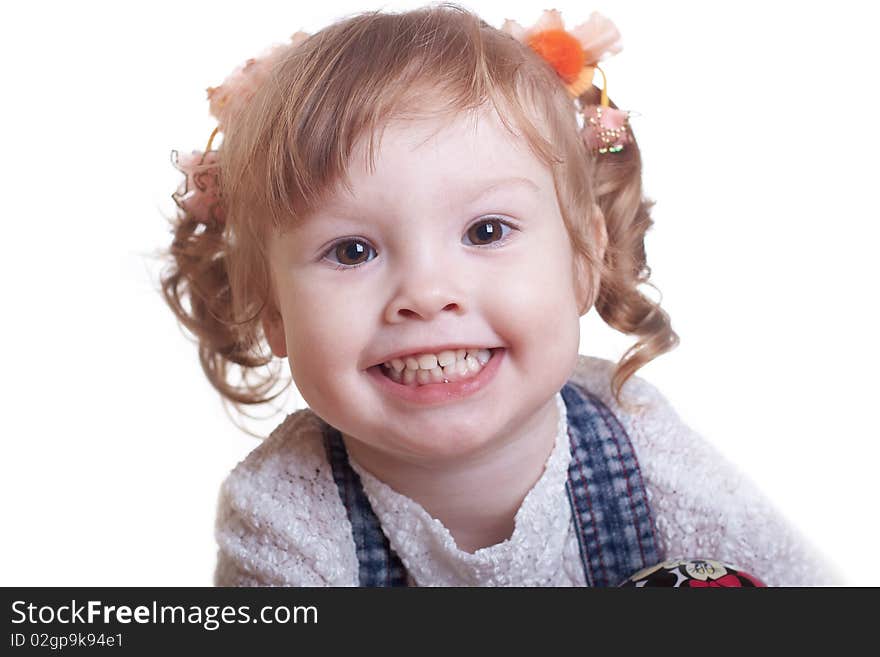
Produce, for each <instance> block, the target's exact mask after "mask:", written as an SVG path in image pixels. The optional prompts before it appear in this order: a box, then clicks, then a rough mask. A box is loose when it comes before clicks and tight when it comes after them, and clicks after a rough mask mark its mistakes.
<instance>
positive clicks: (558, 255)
mask: <svg viewBox="0 0 880 657" xmlns="http://www.w3.org/2000/svg"><path fill="white" fill-rule="evenodd" d="M540 242H541V244H540V247H538V248H535V249H533V250H531V251H530V255H529V256H528V257H526V258H522V259H520V261H519V263H518V264H517V266H516V267H514V268H512V270H511V271H512V272H513V274H512V276H510V277H509V278H508V280H507V283H505V284H504V285H503V286H502V289H500V290H498V291H497V295H498V297H497V298H498V300H499V301H500V302H501V303H499V312H503V313H504V314H505V322H504V323H505V325H506V326H507V327H508V330H509V333H508V335H505V336H503V337H504V338H505V339H506V340H507V341H508V342H509V343H510V347H511V349H517V350H518V351H519V353H520V363H521V366H522V367H523V368H524V369H526V368H527V369H530V370H532V371H540V370H542V369H547V368H549V369H553V367H560V368H563V369H564V368H566V367H568V366H569V365H570V364H571V363H573V362H575V361H576V359H577V352H578V346H579V341H580V315H579V314H578V309H577V300H576V295H575V289H574V277H573V275H572V253H571V248H570V246H569V243H568V240H567V236H565V235H557V234H552V235H548V236H547V237H546V238H545V239H542V240H541V241H540Z"/></svg>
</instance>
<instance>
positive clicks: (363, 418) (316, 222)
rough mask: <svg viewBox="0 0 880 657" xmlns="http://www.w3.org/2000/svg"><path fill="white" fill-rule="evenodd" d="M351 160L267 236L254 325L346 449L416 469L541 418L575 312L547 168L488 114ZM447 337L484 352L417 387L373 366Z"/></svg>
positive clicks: (550, 413) (559, 379)
mask: <svg viewBox="0 0 880 657" xmlns="http://www.w3.org/2000/svg"><path fill="white" fill-rule="evenodd" d="M354 154H355V156H354V157H353V158H352V164H351V172H350V174H351V184H352V188H351V191H350V192H349V191H348V190H346V189H344V188H340V190H339V192H338V193H337V194H336V195H335V196H333V197H332V198H331V199H330V200H329V202H328V203H327V204H325V205H324V206H323V207H322V208H321V209H320V210H319V211H318V212H317V213H315V214H314V215H312V216H311V217H309V218H308V219H307V220H306V221H305V222H304V223H302V224H301V225H299V226H298V227H297V228H295V229H293V230H291V231H289V232H286V233H284V234H282V235H276V236H274V237H273V238H272V240H271V242H270V245H269V254H270V267H271V272H272V278H273V283H274V286H275V291H276V295H277V297H276V301H277V304H278V310H279V312H280V318H277V319H271V317H270V315H268V314H267V315H266V317H265V318H264V326H265V328H266V333H267V336H268V338H269V342H270V345H271V346H272V349H273V351H274V353H275V354H276V355H278V356H284V355H287V356H288V360H289V363H290V369H291V373H292V375H293V378H294V381H295V383H296V386H297V388H298V389H299V391H300V394H301V395H302V397H303V399H304V400H305V401H306V402H307V403H308V405H309V406H310V407H311V409H312V410H313V411H314V412H315V413H317V414H318V415H319V416H320V417H322V418H323V419H324V420H325V421H327V422H328V423H330V424H331V425H333V426H335V427H336V428H337V429H339V430H340V431H342V432H343V433H344V434H347V435H348V436H349V439H350V440H351V439H353V440H356V441H358V446H359V448H363V449H368V450H371V451H372V453H373V454H374V455H376V454H378V455H380V457H381V455H386V456H388V457H393V458H396V459H404V460H406V461H408V462H415V463H431V462H436V463H440V462H448V461H449V460H450V459H456V458H461V457H468V456H475V455H477V454H479V453H481V452H482V451H484V450H488V449H489V448H491V447H492V446H493V445H494V446H497V445H500V444H503V443H504V441H507V440H513V439H515V438H516V437H518V436H519V435H520V434H522V433H523V432H524V431H526V430H532V431H534V429H535V427H536V426H539V425H540V426H549V427H555V422H556V408H555V401H554V395H555V393H556V392H557V391H559V390H560V388H561V387H562V386H563V385H564V384H565V382H566V380H567V379H568V378H569V377H570V375H571V373H572V371H573V369H574V366H575V364H576V361H577V355H578V345H579V339H580V331H579V317H580V314H579V312H578V308H579V303H578V298H577V296H578V295H577V294H576V290H577V289H578V287H577V284H576V281H575V280H574V276H573V273H572V272H573V267H572V258H573V257H574V256H573V253H572V248H571V245H570V241H569V238H568V234H567V232H566V229H565V226H564V224H563V220H562V216H561V214H560V210H559V206H558V203H557V199H556V194H555V191H554V185H553V179H552V175H551V172H550V170H549V169H548V168H547V167H546V166H545V165H544V164H543V163H542V162H541V161H540V160H538V159H537V158H536V157H535V156H534V155H533V154H532V153H531V151H530V150H529V149H528V145H527V143H526V142H525V141H524V140H521V139H517V138H514V137H512V136H511V135H510V133H508V132H507V131H506V130H505V129H504V127H503V126H502V124H501V123H500V121H499V119H498V117H497V115H496V114H495V113H494V112H485V113H481V114H479V115H475V116H470V117H467V116H465V117H462V118H460V119H456V120H455V121H454V122H451V123H447V124H446V125H445V126H444V125H442V124H441V123H439V122H437V121H433V120H425V121H420V122H417V123H409V124H398V123H392V124H390V125H389V126H388V127H387V128H386V131H385V133H384V136H383V138H382V141H381V143H380V144H379V145H378V146H377V151H376V161H375V163H376V169H375V171H374V172H373V173H372V174H371V173H369V171H368V168H367V165H366V161H365V159H366V158H365V157H364V150H363V144H361V148H359V149H357V148H356V149H355V151H354ZM581 283H582V282H581ZM454 346H459V347H462V348H468V347H482V348H491V349H492V350H493V351H492V360H490V361H489V363H487V364H486V365H485V367H484V368H483V369H482V370H481V371H480V372H479V374H477V375H476V376H474V377H473V378H471V379H469V381H468V380H467V379H464V377H461V378H463V379H464V380H462V381H459V382H458V383H443V382H440V383H434V384H430V385H427V386H425V387H424V388H418V389H417V388H415V387H412V386H410V387H407V388H405V389H402V388H404V386H403V384H398V383H394V382H393V381H391V380H390V379H387V378H384V374H382V371H383V370H384V368H383V367H382V365H381V364H382V363H384V362H386V361H390V360H391V359H392V357H402V360H404V361H406V358H405V357H404V356H405V355H407V354H413V355H418V354H423V353H425V352H428V353H435V354H436V353H437V352H439V351H443V350H444V348H445V347H454ZM450 378H451V377H450ZM443 386H449V387H448V388H443ZM447 393H448V394H447ZM539 417H540V418H544V419H543V420H539Z"/></svg>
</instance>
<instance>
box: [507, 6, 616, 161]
mask: <svg viewBox="0 0 880 657" xmlns="http://www.w3.org/2000/svg"><path fill="white" fill-rule="evenodd" d="M501 30H502V31H503V32H506V33H508V34H510V35H511V36H513V37H514V38H515V39H517V40H519V41H521V42H523V43H524V44H526V45H527V46H529V48H531V49H532V50H534V51H535V52H536V53H538V54H539V55H540V56H541V57H542V58H543V59H544V60H545V61H546V62H547V63H548V64H550V66H552V67H553V69H554V70H555V71H556V73H557V75H559V77H560V79H561V80H562V82H563V84H564V85H565V88H566V89H567V90H568V93H569V95H570V96H571V97H572V98H573V99H574V98H578V97H579V96H580V95H581V94H582V93H584V92H585V91H586V90H587V89H589V88H590V86H591V85H592V83H593V76H594V75H595V72H596V71H599V73H600V74H601V75H602V96H601V100H600V101H599V105H587V106H585V107H583V108H582V109H581V112H582V113H583V116H584V125H583V128H582V129H581V135H582V136H583V138H584V142H585V143H586V145H587V148H589V149H590V150H591V151H593V152H597V153H600V154H602V153H617V152H619V151H621V150H623V147H624V145H625V144H627V143H629V141H630V139H629V132H628V130H627V125H628V122H629V113H628V112H624V111H622V110H619V109H616V108H614V107H611V106H610V103H609V102H608V80H607V78H606V76H605V72H604V71H603V70H602V69H601V68H599V66H598V63H599V61H601V60H602V59H603V58H604V57H605V56H607V55H613V54H616V53H618V52H620V51H621V49H622V48H623V46H622V45H621V43H620V32H618V30H617V27H615V25H614V23H612V22H611V21H610V20H609V19H607V18H605V17H604V16H602V15H601V14H599V13H598V12H595V11H594V12H593V13H592V14H591V15H590V18H589V19H588V20H587V22H586V23H583V24H581V25H579V26H577V27H576V28H574V29H572V30H570V31H567V30H566V29H565V25H564V23H563V22H562V15H561V14H560V13H559V11H557V10H556V9H551V10H548V11H544V13H543V14H542V15H541V17H540V18H539V19H538V22H536V23H535V24H534V25H533V26H532V27H530V28H528V29H526V28H524V27H523V26H522V25H520V24H519V23H517V22H516V21H512V20H506V21H504V25H503V26H502V27H501Z"/></svg>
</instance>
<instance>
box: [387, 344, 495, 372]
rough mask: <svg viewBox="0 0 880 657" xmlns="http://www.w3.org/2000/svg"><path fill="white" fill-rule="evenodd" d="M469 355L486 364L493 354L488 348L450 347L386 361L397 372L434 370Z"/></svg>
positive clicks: (481, 363)
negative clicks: (444, 349)
mask: <svg viewBox="0 0 880 657" xmlns="http://www.w3.org/2000/svg"><path fill="white" fill-rule="evenodd" d="M468 356H470V357H472V358H475V359H476V360H477V361H478V362H479V363H480V365H485V364H486V363H488V362H489V358H490V357H491V356H492V354H491V352H490V351H489V350H488V349H457V350H455V351H452V350H451V349H450V350H447V351H441V352H440V353H438V354H418V355H415V356H407V357H405V358H392V359H391V360H390V361H388V362H387V363H385V367H387V368H390V369H393V370H394V371H395V372H401V371H403V370H404V369H410V370H432V369H434V368H435V367H437V366H440V367H447V366H449V365H454V364H455V362H456V361H464V360H466V359H467V357H468Z"/></svg>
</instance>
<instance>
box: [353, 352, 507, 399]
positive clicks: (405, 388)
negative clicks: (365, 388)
mask: <svg viewBox="0 0 880 657" xmlns="http://www.w3.org/2000/svg"><path fill="white" fill-rule="evenodd" d="M462 351H465V352H467V351H468V350H466V349H465V350H462ZM480 351H482V352H484V353H482V354H481V353H479V352H480ZM476 352H477V353H474V354H473V355H471V354H470V353H465V355H464V358H461V359H459V358H456V359H455V362H454V363H450V364H447V365H445V366H440V364H439V362H438V363H437V365H436V366H434V367H430V368H424V369H423V368H421V367H419V368H418V369H416V368H410V367H408V366H406V367H403V368H402V369H398V368H396V367H395V364H394V363H388V364H386V363H382V364H379V365H374V366H372V367H370V368H368V369H367V374H368V375H369V376H370V378H371V380H372V381H373V382H374V383H375V384H376V385H377V386H378V387H379V389H380V390H382V391H383V392H384V393H385V394H388V395H390V396H392V397H394V398H397V399H401V400H403V401H406V402H410V403H412V404H417V405H422V406H433V405H437V404H442V403H446V402H451V401H455V400H457V399H461V398H464V397H468V396H471V395H473V394H475V393H477V392H478V391H479V390H482V389H483V388H485V387H486V386H487V385H488V384H489V383H490V382H491V381H492V380H493V379H494V377H495V374H496V373H497V372H498V369H499V367H500V366H501V362H502V360H503V359H504V355H505V353H506V350H505V349H504V348H503V347H494V348H492V349H481V350H476ZM446 360H447V359H444V362H446ZM410 364H412V363H410ZM424 364H426V365H430V364H431V363H430V361H429V359H427V358H426V359H425V361H424ZM396 365H397V366H398V367H399V366H400V363H396Z"/></svg>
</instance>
